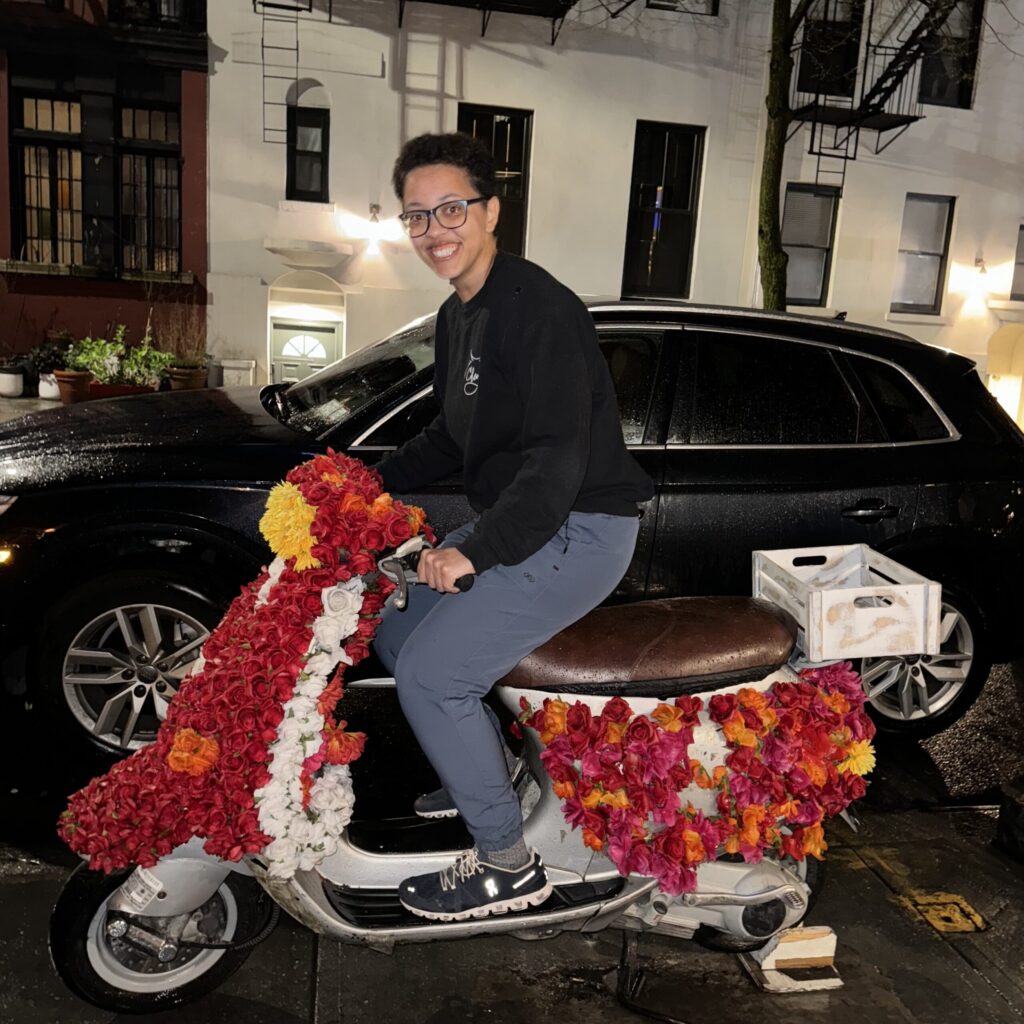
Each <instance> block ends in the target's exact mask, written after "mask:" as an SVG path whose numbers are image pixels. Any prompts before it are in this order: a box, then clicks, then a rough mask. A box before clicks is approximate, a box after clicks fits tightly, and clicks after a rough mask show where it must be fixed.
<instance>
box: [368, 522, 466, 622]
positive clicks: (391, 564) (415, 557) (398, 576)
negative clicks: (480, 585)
mask: <svg viewBox="0 0 1024 1024" xmlns="http://www.w3.org/2000/svg"><path fill="white" fill-rule="evenodd" d="M429 547H430V545H429V544H428V543H427V542H426V541H425V540H424V539H423V538H422V537H414V538H412V539H410V540H407V541H406V542H405V543H404V544H402V545H400V546H399V547H398V548H397V549H396V550H395V553H394V554H393V555H391V556H390V557H389V558H384V559H381V561H380V562H379V563H378V564H379V567H380V571H381V572H382V573H383V574H384V575H385V576H387V577H388V578H389V579H391V580H393V581H394V582H395V583H396V584H397V585H398V594H397V595H396V597H395V607H396V608H397V609H398V610H399V611H401V610H402V609H403V608H405V606H406V604H407V603H408V600H409V583H410V582H412V583H418V582H419V579H418V577H417V575H416V570H417V568H418V566H419V561H420V555H421V554H422V553H423V551H425V550H426V549H428V548H429ZM475 582H476V576H474V575H473V574H471V573H469V574H467V575H465V576H460V577H459V578H458V579H457V580H456V581H455V589H456V590H458V591H460V592H462V593H465V592H466V591H467V590H471V589H472V587H473V584H474V583H475Z"/></svg>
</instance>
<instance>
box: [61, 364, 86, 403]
mask: <svg viewBox="0 0 1024 1024" xmlns="http://www.w3.org/2000/svg"><path fill="white" fill-rule="evenodd" d="M53 375H54V377H56V378H57V387H58V388H60V400H61V401H62V402H63V403H64V404H65V405H74V404H75V403H76V402H85V401H87V400H88V398H89V381H91V380H92V374H91V373H90V372H89V371H88V370H54V371H53Z"/></svg>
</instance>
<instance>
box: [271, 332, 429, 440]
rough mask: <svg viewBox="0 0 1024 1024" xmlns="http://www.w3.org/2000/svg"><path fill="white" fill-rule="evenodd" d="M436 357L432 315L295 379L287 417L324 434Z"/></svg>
mask: <svg viewBox="0 0 1024 1024" xmlns="http://www.w3.org/2000/svg"><path fill="white" fill-rule="evenodd" d="M433 362H434V318H433V317H432V316H431V317H426V318H424V319H422V320H416V321H414V322H413V323H411V324H409V325H407V326H406V327H403V328H402V329H401V330H400V331H397V332H396V333H395V334H392V335H391V336H390V337H388V338H384V339H383V341H378V342H376V343H375V344H373V345H370V346H368V347H367V348H362V349H360V350H359V351H358V352H353V353H352V355H350V356H346V357H345V358H344V359H339V360H338V362H336V363H331V365H330V366H325V367H324V368H323V369H322V370H320V371H319V372H318V373H315V374H313V376H312V377H307V378H306V379H305V380H300V381H298V382H297V383H295V384H292V385H291V386H290V387H289V388H287V389H286V390H285V392H284V393H283V395H282V396H281V398H283V401H281V400H280V399H278V402H277V404H278V408H279V409H280V413H281V418H282V419H284V420H285V421H286V422H287V424H288V426H289V427H293V428H294V429H296V430H301V431H302V432H303V433H308V434H315V435H317V436H319V435H321V434H324V433H325V432H327V431H329V430H331V429H332V428H334V427H336V426H337V425H338V424H339V423H342V422H343V421H344V420H347V419H348V418H349V417H350V416H352V415H353V414H354V413H356V412H358V411H359V410H360V409H361V408H363V406H365V405H367V404H369V403H370V402H372V401H373V400H374V399H375V398H377V397H378V396H379V395H382V394H383V393H384V392H385V391H388V390H390V389H391V388H393V387H395V385H397V384H400V383H401V382H402V381H404V380H408V379H409V378H410V377H411V376H413V375H414V374H415V373H418V372H419V371H420V370H422V369H424V368H426V367H428V366H431V365H432V364H433Z"/></svg>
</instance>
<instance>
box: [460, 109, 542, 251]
mask: <svg viewBox="0 0 1024 1024" xmlns="http://www.w3.org/2000/svg"><path fill="white" fill-rule="evenodd" d="M532 125H533V112H532V111H530V110H511V109H506V108H504V107H485V106H480V105H478V104H475V103H460V104H459V119H458V129H459V131H460V132H464V133H465V134H466V135H472V136H473V138H475V139H480V141H481V142H483V143H484V145H485V146H487V148H488V149H489V150H490V151H491V154H492V156H493V157H494V164H495V170H496V172H497V179H498V198H499V199H500V200H501V219H500V220H499V222H498V231H497V237H498V245H499V246H500V247H501V248H502V249H503V250H504V251H505V252H510V253H513V254H514V255H516V256H523V255H525V254H526V205H527V201H528V199H529V186H530V132H531V128H532Z"/></svg>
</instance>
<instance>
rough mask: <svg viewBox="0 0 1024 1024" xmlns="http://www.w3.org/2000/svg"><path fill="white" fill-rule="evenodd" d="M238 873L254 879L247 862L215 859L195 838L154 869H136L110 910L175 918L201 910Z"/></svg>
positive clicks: (114, 896) (118, 892)
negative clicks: (231, 876)
mask: <svg viewBox="0 0 1024 1024" xmlns="http://www.w3.org/2000/svg"><path fill="white" fill-rule="evenodd" d="M232 871H237V872H238V873H239V874H243V875H251V874H252V871H251V870H250V868H249V866H248V865H247V864H245V863H244V862H240V863H237V864H234V863H231V862H229V861H226V860H221V859H220V858H219V857H212V856H210V854H208V853H207V852H206V851H205V850H204V849H203V841H202V840H201V839H199V838H197V837H193V838H192V839H190V840H189V841H188V842H187V843H185V844H184V845H182V846H179V847H178V848H177V849H175V850H174V851H172V852H171V853H169V854H168V855H167V856H166V857H162V858H161V859H160V861H159V862H158V863H157V864H156V865H155V866H154V867H152V868H136V869H135V870H134V871H133V872H132V873H131V875H130V876H129V877H128V878H127V879H126V880H125V882H124V884H123V885H122V886H121V888H120V889H118V890H117V892H116V893H115V894H114V895H113V896H112V897H111V898H110V901H109V903H108V910H111V911H118V912H120V913H123V914H132V915H134V916H135V917H174V916H176V915H178V914H188V913H191V912H192V911H193V910H195V909H196V907H201V906H202V905H203V904H204V903H205V902H206V901H207V900H208V899H210V898H211V897H212V896H213V894H214V893H215V892H216V891H217V890H218V889H219V888H220V887H221V885H222V884H223V882H224V879H225V878H227V877H228V875H229V874H231V872H232Z"/></svg>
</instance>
